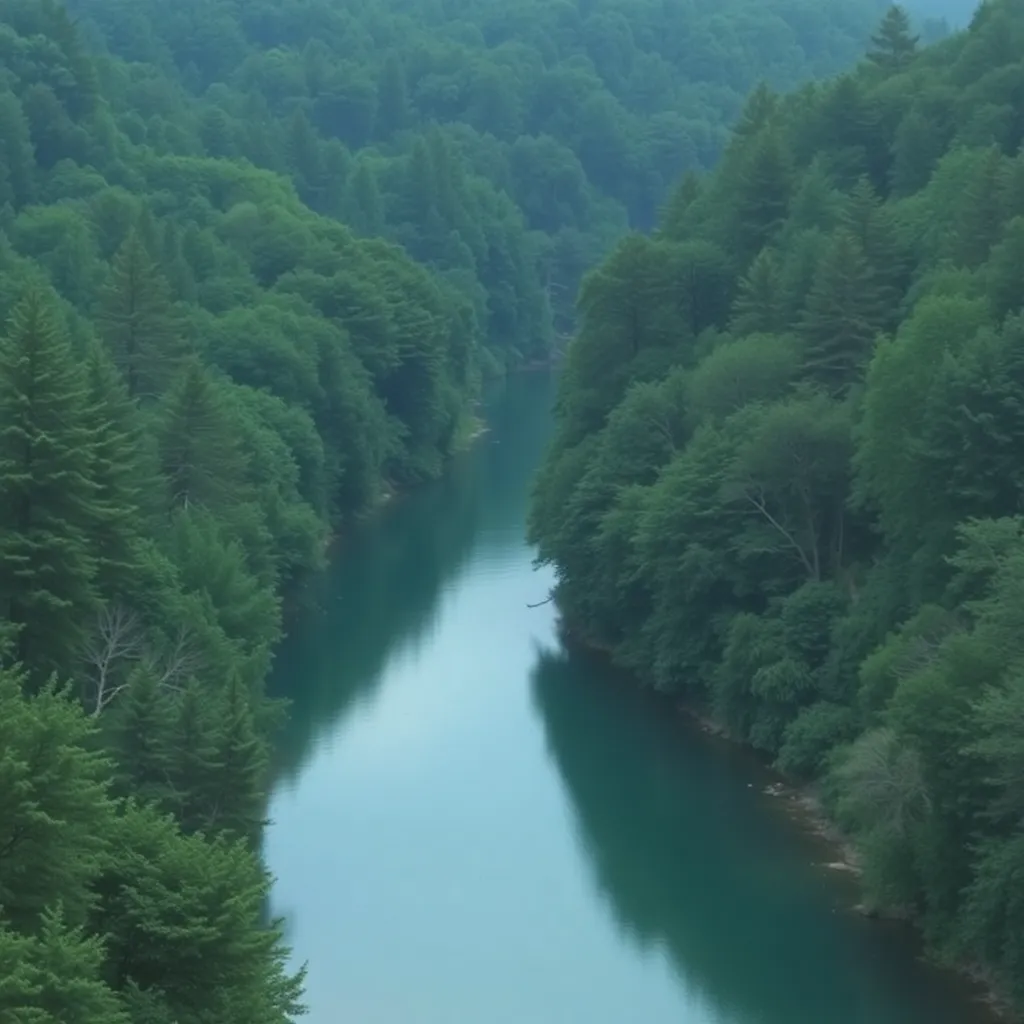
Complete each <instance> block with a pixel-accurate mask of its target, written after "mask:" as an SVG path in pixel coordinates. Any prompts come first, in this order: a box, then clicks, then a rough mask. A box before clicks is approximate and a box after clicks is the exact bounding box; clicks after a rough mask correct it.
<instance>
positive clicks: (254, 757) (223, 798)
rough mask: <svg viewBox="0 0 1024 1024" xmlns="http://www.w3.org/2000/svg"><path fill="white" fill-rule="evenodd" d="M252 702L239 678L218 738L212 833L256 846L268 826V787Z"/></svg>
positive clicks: (231, 689) (224, 710) (228, 698)
mask: <svg viewBox="0 0 1024 1024" xmlns="http://www.w3.org/2000/svg"><path fill="white" fill-rule="evenodd" d="M250 702H251V698H250V696H249V695H248V693H247V692H246V690H245V688H244V686H243V684H242V683H241V681H240V680H239V679H238V678H237V677H236V678H234V679H232V680H231V682H230V683H228V686H227V690H226V692H225V694H224V696H223V698H222V710H221V720H220V726H219V729H218V735H217V737H216V749H217V772H216V775H215V779H216V784H217V799H216V801H215V803H214V806H213V808H212V811H213V813H212V814H211V815H210V819H209V820H210V827H211V829H212V830H214V831H216V832H219V833H223V834H225V835H227V836H229V837H231V838H233V839H244V840H246V841H247V842H253V841H254V840H255V839H256V838H257V836H258V835H259V832H260V829H261V828H262V826H263V823H264V813H263V812H264V805H265V802H266V785H267V765H268V762H267V749H266V744H265V743H264V742H263V740H262V739H261V738H260V736H259V734H258V733H257V732H256V727H255V724H254V722H253V716H252V707H251V703H250Z"/></svg>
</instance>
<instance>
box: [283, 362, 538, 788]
mask: <svg viewBox="0 0 1024 1024" xmlns="http://www.w3.org/2000/svg"><path fill="white" fill-rule="evenodd" d="M553 388H554V382H553V379H552V378H551V377H548V376H547V375H526V376H519V377H515V378H512V379H510V380H509V381H507V382H502V383H498V384H495V385H494V386H493V387H492V389H491V390H490V392H489V393H488V395H487V399H488V401H487V413H488V428H489V429H488V432H487V433H486V434H485V435H484V436H482V437H481V438H479V439H478V440H477V442H476V443H475V444H474V445H473V447H472V448H471V449H470V450H469V451H467V452H465V453H463V454H462V455H460V456H458V457H457V458H456V459H455V460H454V463H453V465H452V466H451V468H450V471H449V472H448V473H447V474H446V475H445V477H444V478H443V479H442V480H440V481H438V482H436V483H434V484H431V485H428V486H426V487H422V488H419V489H417V490H415V491H413V492H411V493H409V494H406V495H402V496H400V497H399V498H398V499H396V500H395V502H394V504H393V505H392V506H391V507H389V508H386V509H385V510H383V512H382V513H381V514H380V515H378V516H376V517H374V518H373V519H372V520H370V521H368V522H366V523H363V524H359V525H357V526H355V527H353V529H352V531H351V532H350V533H349V534H348V535H346V536H345V537H343V538H341V539H340V540H339V542H338V545H337V550H336V551H335V553H334V559H333V562H332V566H331V568H330V569H329V570H328V571H327V572H325V573H322V574H320V575H319V576H317V577H315V578H314V579H312V580H310V581H309V582H308V584H307V586H306V591H305V593H303V594H302V595H301V599H300V601H299V602H298V603H299V607H300V608H301V609H302V613H301V615H299V616H296V617H294V618H293V620H292V621H291V622H289V624H288V632H289V638H288V640H287V641H286V643H285V644H284V645H283V647H282V650H281V652H280V654H279V656H278V659H277V664H276V670H275V672H274V677H273V679H272V680H271V690H272V693H273V694H274V695H275V696H281V697H287V698H288V699H289V701H290V702H291V708H290V717H289V721H288V725H287V727H286V730H285V731H284V735H283V736H282V737H281V739H280V742H279V745H278V748H277V751H276V762H275V769H276V776H277V779H278V781H279V782H280V783H284V784H287V783H288V782H290V781H294V780H295V779H297V778H298V776H299V775H301V772H302V769H303V767H304V765H305V764H307V763H308V761H309V759H310V758H311V757H312V756H313V755H314V753H315V752H316V750H317V746H318V742H319V740H320V739H321V738H322V737H329V736H332V735H334V734H335V733H336V731H337V730H338V728H339V726H340V724H341V723H342V722H343V721H344V719H345V717H346V716H347V715H348V714H350V713H351V712H352V711H353V710H354V709H355V708H357V707H361V706H365V705H366V704H367V703H369V702H371V701H372V700H373V698H374V695H375V693H376V692H377V688H378V687H379V685H380V682H381V680H382V679H383V678H384V673H385V669H386V668H387V666H388V665H389V664H390V663H391V662H393V661H394V660H395V659H396V658H400V657H403V656H405V655H407V654H408V655H410V656H415V652H416V650H417V649H419V647H420V645H421V644H423V643H424V642H426V641H427V640H428V639H429V637H430V635H431V631H432V628H433V625H434V623H436V621H437V616H438V614H439V612H440V610H441V608H442V600H443V596H444V594H445V591H446V589H447V588H448V587H449V586H450V585H451V584H452V583H453V581H455V580H457V579H459V577H460V574H461V571H462V570H463V568H464V566H465V565H466V563H467V561H468V560H469V559H470V557H471V556H473V557H474V559H475V561H476V562H477V563H479V564H478V565H477V566H475V571H476V572H484V573H486V572H500V571H501V570H502V566H503V564H505V563H506V562H507V559H508V556H510V555H511V556H512V558H513V560H514V558H515V556H516V555H521V553H522V551H523V543H522V524H523V522H524V520H525V517H526V508H527V504H528V500H529V487H530V477H531V475H532V473H533V471H534V469H535V468H536V466H537V464H538V462H539V460H540V456H541V452H542V450H543V447H544V443H545V441H546V439H547V436H548V433H549V430H550V419H549V416H548V408H549V406H550V401H551V396H552V394H553ZM512 439H514V443H509V441H510V440H512Z"/></svg>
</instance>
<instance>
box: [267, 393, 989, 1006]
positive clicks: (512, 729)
mask: <svg viewBox="0 0 1024 1024" xmlns="http://www.w3.org/2000/svg"><path fill="white" fill-rule="evenodd" d="M552 395H553V382H552V380H551V379H550V378H549V377H548V376H547V375H546V374H526V375H522V376H519V377H516V378H513V379H512V380H510V381H509V382H508V383H507V384H505V385H503V386H502V387H501V388H500V389H498V390H497V391H496V392H495V393H494V394H493V395H492V396H491V397H490V399H489V402H488V406H487V409H486V416H487V420H488V422H489V424H490V427H491V430H490V432H489V433H487V434H486V435H484V436H482V437H481V438H480V439H479V440H478V441H477V443H476V444H475V445H474V447H473V448H472V449H471V450H470V451H468V452H466V453H465V454H464V455H462V456H460V457H459V458H458V459H457V460H456V463H455V465H453V466H452V468H451V471H450V472H449V473H448V474H447V475H446V476H445V478H444V479H443V480H442V481H440V482H438V483H437V484H434V485H432V486H429V487H426V488H423V489H421V490H419V491H417V492H416V493H413V494H410V495H408V496H406V497H405V498H403V499H402V500H401V501H398V502H395V503H394V504H393V506H392V507H390V508H388V509H387V510H386V511H385V512H384V513H383V514H382V515H380V516H379V517H377V518H376V519H375V520H374V521H373V522H370V523H368V524H366V525H364V526H362V527H360V528H359V529H358V530H357V531H355V532H354V533H353V534H352V535H350V536H348V537H347V538H345V540H344V542H342V543H341V544H340V545H339V551H338V553H337V557H336V558H335V560H334V563H333V567H332V569H331V571H330V572H328V573H325V574H324V576H323V577H322V578H321V579H319V580H317V581H315V584H314V585H313V586H312V587H311V590H310V593H309V594H308V597H309V601H308V602H307V603H308V604H309V605H310V610H308V611H307V612H305V613H304V614H303V615H301V616H299V617H298V621H297V622H296V623H293V624H292V626H291V629H290V632H291V636H290V639H289V641H288V642H287V644H286V645H285V647H284V649H283V650H282V652H281V654H280V656H279V660H278V666H277V673H276V679H275V687H276V690H277V692H279V693H281V694H282V695H286V696H288V697H289V698H291V700H292V701H293V706H292V715H291V721H290V725H289V728H288V731H287V733H286V735H285V736H284V738H283V741H282V743H281V745H280V749H279V750H278V763H277V773H278V774H277V783H276V787H275V791H274V794H273V798H272V801H271V807H270V817H271V819H272V825H271V827H270V828H269V830H268V832H267V836H266V841H265V844H264V854H265V857H266V860H267V863H268V865H269V868H270V870H271V871H272V872H273V874H274V875H275V876H276V879H277V880H276V883H275V888H274V891H273V899H272V903H273V906H272V910H273V912H274V913H275V915H278V916H280V917H282V918H284V919H285V921H286V924H287V929H288V938H289V941H290V942H291V943H292V945H293V947H294V950H295V957H296V960H297V961H298V962H303V961H308V962H309V976H308V980H307V993H308V998H307V1001H308V1004H309V1010H310V1013H309V1017H308V1018H307V1019H308V1020H309V1021H310V1024H983V1022H987V1020H988V1018H987V1016H986V1015H985V1014H984V1013H983V1012H982V1011H981V1010H980V1009H979V1007H978V1006H977V1005H975V1004H973V1003H972V1002H971V1001H970V1000H969V998H968V995H967V993H966V992H964V991H963V989H962V987H961V986H960V985H959V984H958V983H957V982H956V980H955V979H953V978H952V977H950V976H949V975H947V974H944V973H941V972H938V971H935V970H932V969H931V968H928V967H926V966H925V965H924V964H922V963H921V962H920V961H919V960H918V959H917V957H916V955H915V950H914V946H913V944H912V942H911V940H910V939H909V937H908V936H907V935H906V934H905V932H903V931H902V930H901V929H898V928H895V927H888V926H884V925H881V924H879V923H877V922H870V921H866V920H864V919H863V918H861V917H860V916H858V915H857V914H855V913H854V912H853V911H852V910H851V909H850V907H851V905H852V902H853V900H854V898H855V894H854V892H853V891H852V883H851V882H850V880H849V879H848V878H847V877H846V876H844V875H842V874H840V873H837V872H836V871H834V870H830V869H829V868H828V867H827V866H826V862H827V861H828V859H829V851H828V849H827V848H825V847H823V846H822V844H821V843H820V842H819V841H818V840H816V839H814V838H812V837H810V836H809V835H807V833H806V832H805V831H804V830H803V829H801V828H800V827H799V826H798V825H796V824H795V823H793V822H792V821H791V820H789V819H788V817H787V816H786V814H784V813H783V812H782V809H781V808H780V805H779V801H778V800H777V798H775V797H773V796H771V795H770V793H768V792H766V787H767V785H768V783H769V781H770V777H769V776H768V775H767V773H766V772H765V771H764V770H763V769H762V768H761V767H760V766H759V765H758V764H757V762H756V761H755V760H754V759H753V758H752V757H751V756H750V755H748V754H747V753H745V752H743V751H741V750H737V749H735V748H733V747H731V746H729V745H727V744H724V743H722V742H720V741H716V740H714V739H712V738H710V737H708V736H705V735H704V734H702V733H700V732H698V731H696V730H694V729H692V728H691V727H689V726H688V725H686V724H685V723H683V722H681V721H679V720H678V719H675V718H674V717H672V716H669V715H666V713H665V709H664V706H663V705H660V704H659V703H658V702H656V701H655V700H653V699H651V698H650V697H649V696H647V695H645V694H643V693H640V692H638V691H637V690H635V689H634V688H632V687H630V686H624V685H622V684H621V682H620V681H617V680H615V679H614V678H612V677H611V673H610V672H609V671H608V670H607V669H605V668H603V667H602V666H601V665H598V664H593V663H592V662H591V661H590V659H588V658H587V657H585V656H582V655H580V654H577V653H571V652H567V651H566V650H564V649H563V648H562V647H561V646H560V644H559V642H558V639H557V636H556V631H555V616H554V610H553V608H552V607H551V606H550V605H545V606H543V607H539V608H533V609H530V608H528V607H527V605H528V604H530V603H534V602H537V601H540V600H541V599H542V598H543V597H544V596H545V595H546V594H547V592H548V589H549V586H550V583H551V575H550V573H549V572H548V571H546V570H536V569H535V568H534V567H533V565H532V552H531V550H530V549H529V547H528V546H527V545H526V541H525V538H524V521H525V516H526V509H527V500H528V494H529V486H530V478H531V476H532V474H533V472H534V470H535V469H536V467H537V465H538V463H539V461H540V459H541V456H542V453H543V448H544V445H545V443H546V441H547V438H548V436H549V434H550V431H551V419H550V414H549V408H550V402H551V399H552Z"/></svg>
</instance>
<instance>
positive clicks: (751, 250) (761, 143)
mask: <svg viewBox="0 0 1024 1024" xmlns="http://www.w3.org/2000/svg"><path fill="white" fill-rule="evenodd" d="M792 191H793V167H792V163H791V160H790V157H789V155H788V153H787V152H786V147H785V144H784V143H783V140H782V138H781V136H780V134H779V133H778V132H777V131H776V130H774V129H773V128H771V127H770V126H769V127H766V128H764V129H762V130H761V131H760V132H759V133H758V135H756V136H755V138H754V140H753V141H752V143H751V146H750V149H749V151H748V152H747V154H746V156H745V161H744V168H743V172H742V176H741V179H740V183H739V190H738V194H737V196H736V199H735V219H736V229H735V230H736V246H737V249H738V251H739V254H740V256H741V258H742V259H744V260H752V259H753V258H754V257H755V256H756V255H757V253H758V252H760V251H761V249H762V248H764V246H765V245H767V244H768V243H769V242H771V240H772V238H773V236H774V235H775V234H776V233H777V232H778V231H779V229H780V228H781V227H782V225H783V223H784V222H785V219H786V213H787V211H788V209H789V201H790V197H791V195H792Z"/></svg>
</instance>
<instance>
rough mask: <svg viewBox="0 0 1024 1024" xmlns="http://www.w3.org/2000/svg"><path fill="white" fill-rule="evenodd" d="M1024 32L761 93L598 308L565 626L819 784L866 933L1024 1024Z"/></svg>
mask: <svg viewBox="0 0 1024 1024" xmlns="http://www.w3.org/2000/svg"><path fill="white" fill-rule="evenodd" d="M1022 55H1024V8H1022V7H1021V5H1020V4H1019V3H1015V2H1012V0H989V2H987V3H985V4H983V5H982V6H981V7H980V9H979V10H978V12H977V13H976V15H975V17H974V19H973V21H972V23H971V25H970V27H969V29H968V30H967V31H965V32H963V33H960V34H957V35H954V36H952V37H950V38H947V39H945V40H943V41H940V42H937V43H936V44H935V45H931V46H924V45H923V44H922V42H921V41H920V40H919V39H918V38H917V35H916V33H915V32H914V30H913V28H912V26H911V25H910V23H909V20H908V18H907V16H906V14H905V13H904V12H903V11H902V10H900V9H898V8H894V9H892V10H891V11H890V12H889V13H888V14H887V15H886V17H885V19H884V21H883V23H882V24H881V27H880V28H879V29H878V30H877V32H876V33H875V34H874V36H873V39H872V43H871V45H870V48H869V50H868V53H867V55H866V58H865V59H864V60H863V61H862V62H861V63H860V64H859V65H858V66H857V67H856V68H854V69H852V70H849V71H847V72H845V73H842V74H840V75H839V76H838V77H835V78H833V79H831V80H829V81H825V82H821V83H816V84H809V85H805V86H802V87H800V88H797V89H796V90H792V91H790V92H788V93H785V94H780V93H778V92H776V91H774V90H772V89H771V88H770V87H767V86H764V87H760V88H757V89H756V90H755V91H754V92H753V93H752V94H751V96H750V97H749V99H748V100H747V103H746V105H745V108H744V110H743V113H742V115H741V117H740V119H739V121H738V123H737V125H736V128H735V132H734V134H733V136H732V139H731V141H730V143H729V145H728V147H727V148H726V150H725V152H724V154H723V156H722V159H721V162H720V163H719V165H718V166H717V168H716V169H715V170H714V171H713V172H712V173H709V174H702V173H699V172H695V173H688V174H686V175H685V176H684V177H683V179H682V180H681V182H680V183H679V185H678V187H677V188H676V189H675V191H674V193H673V195H672V197H671V199H670V201H669V202H668V203H667V205H666V207H665V209H664V211H663V213H662V216H661V220H660V222H659V224H658V227H657V229H656V231H655V232H653V233H652V234H651V235H642V234H632V235H630V236H629V237H627V238H625V239H623V240H622V241H621V242H620V243H619V244H618V245H617V247H616V249H615V250H614V252H613V253H612V254H611V255H610V256H609V257H608V258H607V259H606V260H605V261H604V263H603V264H602V265H601V266H600V267H598V268H596V269H595V270H594V271H592V272H590V273H589V274H588V275H587V277H586V279H585V280H584V283H583V286H582V289H581V292H580V299H579V307H580V315H581V323H580V330H579V333H578V336H577V337H576V339H575V340H574V342H573V343H572V345H571V346H570V347H569V350H568V355H567V364H566V368H565V372H564V375H563V377H562V380H561V382H560V390H559V396H558V408H557V415H558V430H557V437H556V439H555V442H554V444H553V446H552V448H551V450H550V451H549V454H548V456H547V459H546V462H545V465H544V467H543V470H542V472H541V474H540V476H539V478H538V480H537V483H536V487H535V495H534V502H533V508H532V513H531V527H530V529H531V533H532V535H533V538H534V540H535V541H536V542H537V543H538V544H539V548H540V557H541V559H542V560H543V561H545V562H548V563H553V564H554V565H555V566H556V567H557V579H558V582H557V587H556V597H557V600H558V602H559V605H560V606H561V609H562V612H563V616H564V622H565V626H566V628H567V629H568V630H569V631H570V633H571V634H572V635H573V636H575V637H576V638H577V639H579V640H580V641H582V642H584V643H586V644H589V645H591V646H593V647H594V648H597V649H600V650H604V651H607V652H609V654H610V656H611V657H612V658H613V659H614V660H615V662H617V663H618V664H620V665H622V666H624V667H626V668H627V669H628V670H630V672H631V673H633V674H634V675H635V676H636V677H637V678H638V679H639V680H640V681H641V682H642V683H644V684H648V685H650V686H653V687H654V688H656V689H657V690H659V691H662V692H663V693H665V694H668V695H671V698H672V699H673V700H674V701H676V702H677V703H680V704H682V705H683V706H685V707H687V708H689V709H691V710H693V711H694V712H696V713H697V714H700V715H702V716H705V717H706V718H707V719H708V720H710V721H712V722H713V723H714V724H715V725H716V726H717V727H718V728H720V729H722V730H724V731H726V732H727V733H728V734H729V735H731V736H732V737H734V738H736V739H738V740H740V741H742V742H745V743H748V744H750V745H752V746H753V747H755V748H757V749H758V750H760V751H763V752H764V754H765V756H767V757H768V758H770V759H771V760H772V761H773V762H774V764H775V765H776V766H777V767H778V768H780V769H781V770H782V771H784V772H785V773H788V774H789V775H790V776H792V777H795V778H796V779H799V780H802V781H804V782H806V783H811V784H813V785H814V786H815V788H816V789H817V791H818V792H819V793H820V796H821V800H822V804H823V807H824V808H825V810H826V811H827V812H828V814H829V815H830V816H831V817H832V819H833V820H834V821H835V822H836V823H837V824H838V825H839V826H840V827H841V828H842V830H843V831H844V833H845V834H846V835H847V836H849V837H850V838H851V839H852V841H853V843H854V845H855V849H856V852H857V856H858V862H859V866H860V868H861V870H862V878H863V885H864V889H865V897H864V898H865V901H866V907H867V909H868V910H869V911H872V912H877V913H882V914H893V915H898V916H903V917H907V918H911V919H913V920H914V921H916V922H917V923H918V924H919V925H920V927H921V929H922V931H923V933H924V935H925V937H926V939H927V941H928V943H929V946H930V948H931V949H932V951H933V952H934V954H935V955H936V956H937V957H939V958H942V959H944V960H947V961H955V962H958V963H960V964H966V965H968V967H969V968H970V969H971V970H972V971H973V972H975V973H976V974H978V975H979V976H980V977H981V978H983V979H984V980H985V981H986V982H987V983H988V984H989V986H990V987H991V988H992V989H993V990H994V991H995V992H996V993H997V994H998V995H999V996H1000V997H1001V998H1003V999H1004V1000H1006V1001H1007V1002H1009V1003H1013V1004H1016V1006H1017V1007H1020V1006H1022V1005H1024V902H1022V893H1024V889H1022V887H1021V878H1022V877H1024V830H1022V821H1024V789H1022V785H1021V782H1022V775H1021V769H1022V766H1024V675H1022V673H1021V668H1022V665H1024V620H1022V614H1024V599H1022V596H1021V595H1022V593H1024V514H1022V498H1024V489H1022V488H1024V481H1022V477H1021V451H1022V450H1024V449H1022V445H1024V276H1022V267H1024V152H1022V140H1024V56H1022Z"/></svg>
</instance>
